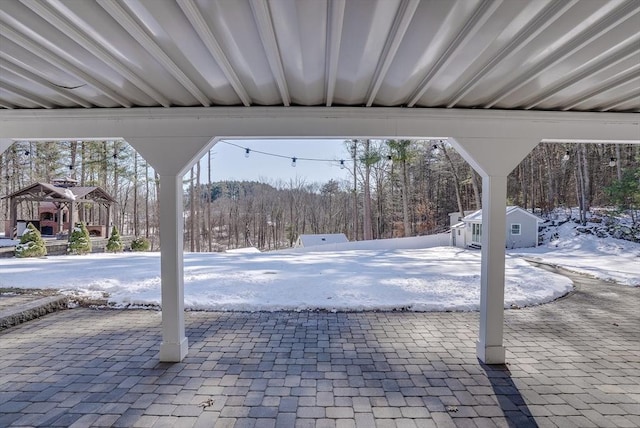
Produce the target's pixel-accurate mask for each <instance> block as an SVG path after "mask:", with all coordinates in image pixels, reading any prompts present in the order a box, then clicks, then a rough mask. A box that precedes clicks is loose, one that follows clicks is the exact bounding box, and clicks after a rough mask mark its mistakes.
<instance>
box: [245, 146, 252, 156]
mask: <svg viewBox="0 0 640 428" xmlns="http://www.w3.org/2000/svg"><path fill="white" fill-rule="evenodd" d="M249 153H251V149H249V148H246V149H244V157H245V158H248V157H249Z"/></svg>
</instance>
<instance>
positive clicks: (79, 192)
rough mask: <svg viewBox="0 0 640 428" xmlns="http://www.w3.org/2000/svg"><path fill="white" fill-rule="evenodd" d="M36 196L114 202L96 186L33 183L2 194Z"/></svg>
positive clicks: (49, 198)
mask: <svg viewBox="0 0 640 428" xmlns="http://www.w3.org/2000/svg"><path fill="white" fill-rule="evenodd" d="M25 196H29V197H37V198H39V199H40V200H42V201H47V200H49V201H51V200H65V201H77V200H80V199H87V200H91V201H95V202H112V203H113V202H116V200H115V199H113V198H112V197H111V195H109V194H108V193H107V192H106V191H104V190H103V189H102V188H101V187H98V186H88V187H85V186H83V187H58V186H55V185H53V184H51V183H33V184H30V185H29V186H27V187H24V188H22V189H20V190H18V191H16V192H13V193H12V194H10V195H7V196H3V197H2V199H5V198H19V197H25Z"/></svg>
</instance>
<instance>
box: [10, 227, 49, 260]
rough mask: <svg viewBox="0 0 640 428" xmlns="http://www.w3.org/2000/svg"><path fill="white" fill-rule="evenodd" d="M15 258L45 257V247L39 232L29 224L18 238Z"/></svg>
mask: <svg viewBox="0 0 640 428" xmlns="http://www.w3.org/2000/svg"><path fill="white" fill-rule="evenodd" d="M15 255H16V257H42V256H46V255H47V247H45V246H44V241H43V240H42V235H40V231H38V229H36V228H35V226H34V225H33V224H31V223H29V225H28V226H27V229H26V230H25V231H24V233H23V234H22V238H20V243H19V244H18V245H16V251H15Z"/></svg>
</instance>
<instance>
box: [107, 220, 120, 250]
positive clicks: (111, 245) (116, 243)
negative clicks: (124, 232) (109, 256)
mask: <svg viewBox="0 0 640 428" xmlns="http://www.w3.org/2000/svg"><path fill="white" fill-rule="evenodd" d="M123 248H124V245H122V238H120V233H118V229H117V228H116V227H115V226H113V228H112V229H111V236H109V242H107V251H109V252H110V253H119V252H121V251H122V249H123Z"/></svg>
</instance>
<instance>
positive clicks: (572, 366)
mask: <svg viewBox="0 0 640 428" xmlns="http://www.w3.org/2000/svg"><path fill="white" fill-rule="evenodd" d="M578 278H580V284H579V286H578V289H577V291H576V292H575V293H573V294H572V295H570V296H569V297H566V298H564V299H561V300H559V301H557V302H554V303H551V304H547V305H542V306H538V307H533V308H527V309H522V310H509V311H507V313H506V327H505V342H506V346H507V358H508V362H509V363H508V364H507V365H506V366H502V367H490V366H483V365H481V364H479V363H478V361H477V359H476V356H475V344H474V342H475V338H476V336H477V325H478V316H477V314H475V313H309V312H301V313H295V312H279V313H205V312H189V313H187V315H186V323H187V335H188V337H189V345H190V351H189V355H188V357H187V358H186V359H185V360H184V362H183V363H180V364H173V365H171V364H162V363H159V362H158V360H157V354H158V347H159V342H160V314H159V313H158V312H155V311H142V310H135V311H134V310H91V309H72V310H68V311H64V312H58V313H55V314H51V315H47V316H45V317H43V318H40V319H38V320H35V321H30V322H28V323H25V324H21V325H19V326H16V327H11V328H9V329H7V330H5V331H3V332H0V426H2V427H5V426H14V427H19V426H42V427H56V426H64V427H68V426H73V427H89V426H116V427H192V426H197V427H283V428H290V427H364V428H374V427H420V428H423V427H494V426H499V427H507V426H510V427H535V426H540V427H547V426H549V427H562V428H566V427H639V426H640V288H630V287H624V286H618V285H613V284H603V283H599V282H597V281H591V280H584V278H582V277H578Z"/></svg>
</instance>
